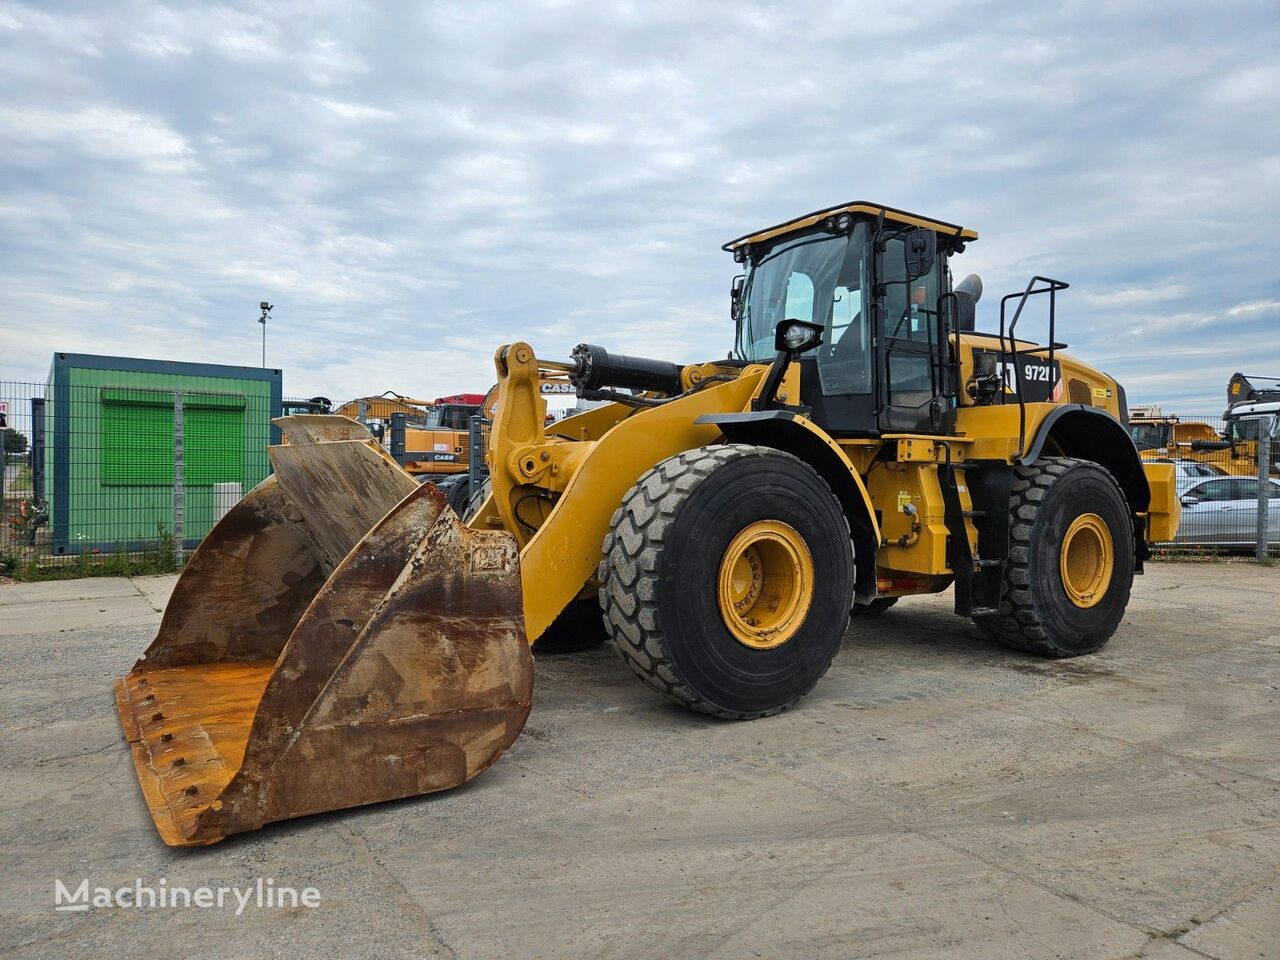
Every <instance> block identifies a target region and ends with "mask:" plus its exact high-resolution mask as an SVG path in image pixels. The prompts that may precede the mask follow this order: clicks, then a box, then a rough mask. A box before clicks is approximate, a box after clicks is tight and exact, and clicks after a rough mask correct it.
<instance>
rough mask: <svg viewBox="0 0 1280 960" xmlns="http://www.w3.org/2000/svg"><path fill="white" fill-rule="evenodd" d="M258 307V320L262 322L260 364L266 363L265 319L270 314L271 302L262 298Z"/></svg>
mask: <svg viewBox="0 0 1280 960" xmlns="http://www.w3.org/2000/svg"><path fill="white" fill-rule="evenodd" d="M258 309H259V310H261V311H262V316H260V317H259V318H258V322H259V323H260V324H262V365H263V366H264V367H265V366H266V365H267V320H268V319H269V318H270V316H271V304H269V303H267V301H265V300H263V301H262V302H261V303H259V304H258Z"/></svg>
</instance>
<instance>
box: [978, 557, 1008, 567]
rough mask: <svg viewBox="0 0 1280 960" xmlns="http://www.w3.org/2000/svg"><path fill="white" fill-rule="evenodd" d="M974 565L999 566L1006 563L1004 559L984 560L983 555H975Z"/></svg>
mask: <svg viewBox="0 0 1280 960" xmlns="http://www.w3.org/2000/svg"><path fill="white" fill-rule="evenodd" d="M973 565H974V566H975V567H999V566H1003V565H1004V561H1003V560H984V559H983V558H982V557H974V558H973Z"/></svg>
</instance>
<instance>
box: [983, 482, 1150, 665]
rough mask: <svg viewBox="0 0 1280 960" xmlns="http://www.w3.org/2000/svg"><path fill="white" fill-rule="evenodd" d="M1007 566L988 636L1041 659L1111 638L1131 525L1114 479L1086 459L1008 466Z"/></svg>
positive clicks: (1122, 594) (1124, 588)
mask: <svg viewBox="0 0 1280 960" xmlns="http://www.w3.org/2000/svg"><path fill="white" fill-rule="evenodd" d="M1009 506H1010V530H1009V546H1010V550H1009V562H1008V563H1007V564H1006V566H1005V578H1004V586H1003V590H1002V594H1001V599H1000V607H999V610H1000V612H999V614H998V615H992V616H983V617H976V618H975V622H976V623H977V624H978V626H979V627H980V628H981V629H982V630H983V632H985V633H986V634H987V635H988V636H990V637H992V638H993V639H996V640H998V641H1000V642H1001V643H1004V644H1006V645H1008V646H1010V647H1014V648H1016V649H1018V650H1025V651H1028V652H1030V653H1038V654H1041V655H1043V656H1048V657H1078V656H1081V655H1083V654H1086V653H1093V652H1095V651H1096V650H1099V649H1101V648H1102V647H1103V645H1104V644H1106V642H1107V641H1108V640H1110V639H1111V635H1112V634H1113V633H1115V631H1116V628H1117V627H1118V626H1119V625H1120V621H1121V619H1123V617H1124V611H1125V607H1126V606H1127V605H1128V603H1129V591H1130V589H1131V588H1132V586H1133V565H1134V545H1133V522H1132V520H1131V519H1130V513H1129V505H1128V503H1127V502H1126V500H1125V497H1124V493H1123V492H1122V491H1121V490H1120V485H1119V484H1118V483H1116V481H1115V478H1114V477H1113V476H1112V475H1111V474H1110V472H1108V471H1107V470H1106V469H1105V468H1104V467H1101V466H1099V465H1098V464H1096V463H1093V462H1091V461H1088V460H1075V459H1070V458H1067V457H1042V458H1041V459H1039V460H1037V461H1036V462H1035V463H1034V464H1032V465H1030V466H1019V467H1015V468H1014V480H1013V488H1012V496H1011V499H1010V505H1009Z"/></svg>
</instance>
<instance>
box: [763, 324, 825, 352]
mask: <svg viewBox="0 0 1280 960" xmlns="http://www.w3.org/2000/svg"><path fill="white" fill-rule="evenodd" d="M821 342H822V327H821V326H819V325H818V324H816V323H806V322H805V321H804V320H783V321H782V322H781V323H780V324H778V326H777V328H776V329H775V330H774V334H773V346H774V349H775V350H780V351H784V352H786V353H804V352H805V351H806V350H811V349H813V348H814V347H816V346H817V345H818V344H820V343H821Z"/></svg>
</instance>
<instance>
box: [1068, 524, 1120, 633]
mask: <svg viewBox="0 0 1280 960" xmlns="http://www.w3.org/2000/svg"><path fill="white" fill-rule="evenodd" d="M1058 569H1059V572H1060V573H1061V574H1062V586H1063V589H1064V590H1066V592H1067V599H1068V600H1070V601H1071V602H1072V603H1073V604H1075V605H1076V606H1077V607H1080V608H1081V609H1086V610H1087V609H1088V608H1089V607H1093V606H1096V605H1097V604H1098V602H1099V601H1101V600H1102V598H1103V597H1104V596H1106V593H1107V587H1108V586H1109V585H1110V584H1111V574H1112V573H1113V572H1114V570H1115V546H1114V545H1113V544H1112V542H1111V530H1110V528H1109V527H1108V526H1107V522H1106V521H1105V520H1103V519H1102V518H1101V517H1100V516H1098V515H1097V514H1096V513H1082V514H1080V516H1078V517H1076V518H1075V519H1074V520H1073V521H1071V526H1069V527H1067V532H1066V533H1065V534H1064V535H1063V537H1062V547H1061V550H1060V552H1059V554H1058Z"/></svg>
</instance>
